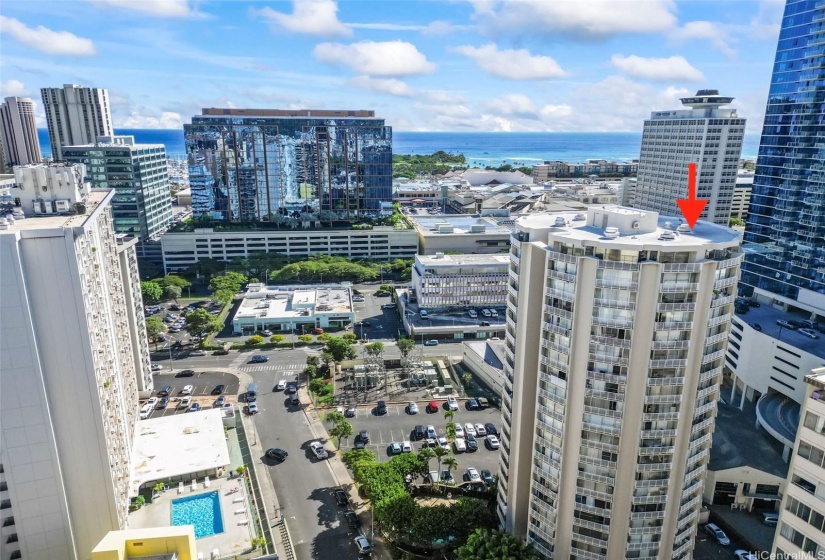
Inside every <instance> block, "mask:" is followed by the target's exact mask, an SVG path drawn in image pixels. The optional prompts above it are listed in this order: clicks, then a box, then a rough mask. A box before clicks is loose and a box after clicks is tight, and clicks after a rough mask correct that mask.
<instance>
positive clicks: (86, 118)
mask: <svg viewBox="0 0 825 560" xmlns="http://www.w3.org/2000/svg"><path fill="white" fill-rule="evenodd" d="M40 95H41V96H42V98H43V108H44V109H45V111H46V124H47V125H48V127H49V140H50V141H51V144H52V159H54V160H60V159H62V149H63V146H77V145H81V144H92V143H94V141H95V139H96V138H97V137H98V136H114V134H115V130H114V127H113V126H112V113H111V107H110V105H109V92H108V91H107V90H105V89H101V88H87V87H82V86H76V85H73V84H66V85H64V86H63V87H62V88H41V89H40Z"/></svg>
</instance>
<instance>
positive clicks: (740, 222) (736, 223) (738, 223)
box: [728, 216, 745, 227]
mask: <svg viewBox="0 0 825 560" xmlns="http://www.w3.org/2000/svg"><path fill="white" fill-rule="evenodd" d="M728 225H729V226H730V227H735V226H744V225H745V220H743V219H742V218H737V217H736V216H734V217H733V218H731V219H730V221H729V222H728Z"/></svg>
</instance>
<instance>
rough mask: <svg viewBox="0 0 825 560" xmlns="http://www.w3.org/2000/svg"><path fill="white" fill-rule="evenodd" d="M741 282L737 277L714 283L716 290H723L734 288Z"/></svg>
mask: <svg viewBox="0 0 825 560" xmlns="http://www.w3.org/2000/svg"><path fill="white" fill-rule="evenodd" d="M738 281H739V278H737V277H736V276H731V277H730V278H722V279H721V280H717V281H716V282H714V283H713V289H714V290H722V289H724V288H727V287H728V286H733V285H734V284H736V282H738Z"/></svg>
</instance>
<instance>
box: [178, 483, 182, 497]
mask: <svg viewBox="0 0 825 560" xmlns="http://www.w3.org/2000/svg"><path fill="white" fill-rule="evenodd" d="M178 494H183V481H181V482H178Z"/></svg>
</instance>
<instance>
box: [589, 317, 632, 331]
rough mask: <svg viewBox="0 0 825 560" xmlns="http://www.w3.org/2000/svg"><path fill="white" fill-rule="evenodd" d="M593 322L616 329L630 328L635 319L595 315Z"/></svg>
mask: <svg viewBox="0 0 825 560" xmlns="http://www.w3.org/2000/svg"><path fill="white" fill-rule="evenodd" d="M593 324H594V325H599V326H602V327H613V328H616V329H629V328H632V327H633V321H629V320H626V319H615V318H612V319H607V318H603V317H598V316H597V317H593Z"/></svg>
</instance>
